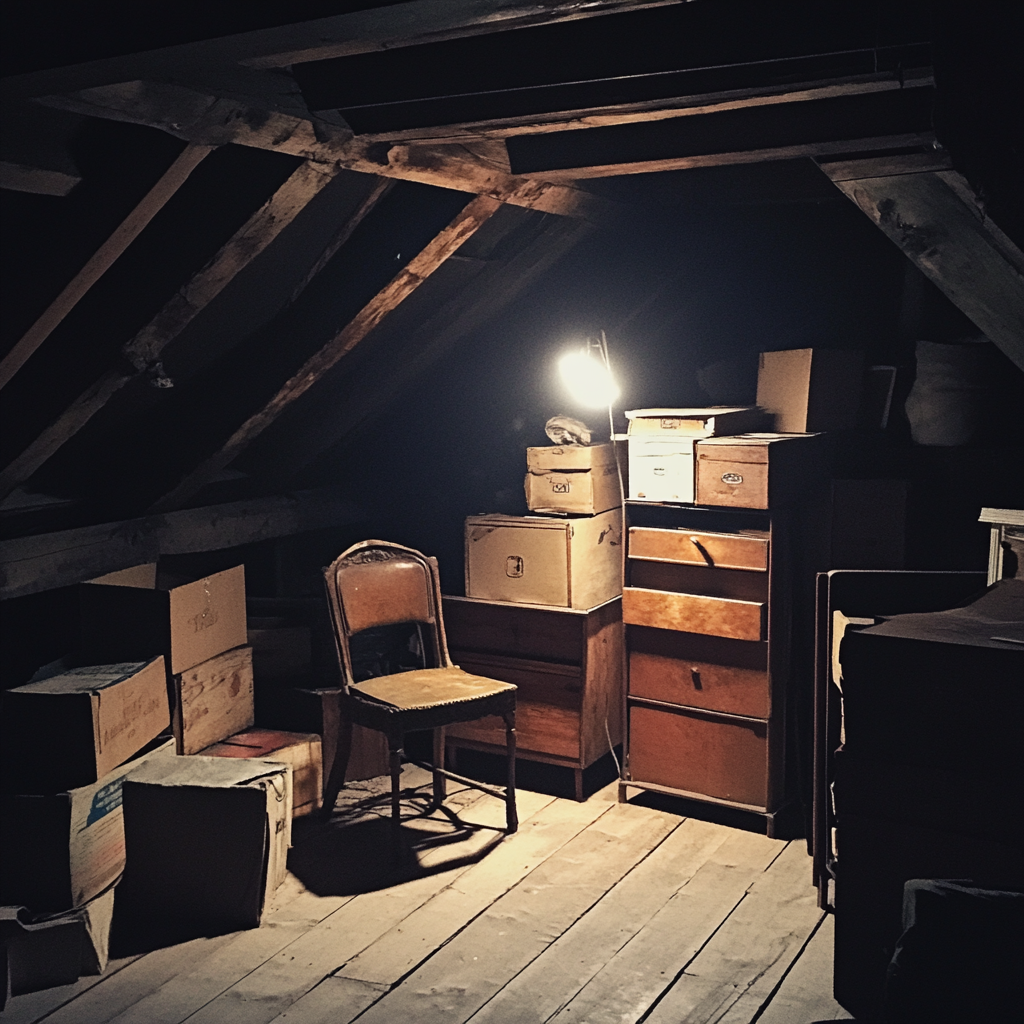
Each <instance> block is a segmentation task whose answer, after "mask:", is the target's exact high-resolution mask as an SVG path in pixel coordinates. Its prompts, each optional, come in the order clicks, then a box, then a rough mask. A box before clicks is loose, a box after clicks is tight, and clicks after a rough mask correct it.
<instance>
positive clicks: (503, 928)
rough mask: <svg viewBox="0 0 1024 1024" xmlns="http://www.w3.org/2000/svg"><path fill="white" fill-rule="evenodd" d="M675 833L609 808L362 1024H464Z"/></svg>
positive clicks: (632, 811)
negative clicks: (405, 1022)
mask: <svg viewBox="0 0 1024 1024" xmlns="http://www.w3.org/2000/svg"><path fill="white" fill-rule="evenodd" d="M678 825H679V819H678V818H676V817H674V816H672V815H669V814H665V813H663V812H660V811H653V810H649V809H647V808H639V807H626V806H623V805H620V804H614V805H612V806H611V809H610V810H609V811H608V812H607V813H606V814H603V815H602V816H601V817H600V818H598V820H597V821H596V822H595V823H594V824H593V825H591V826H590V827H589V828H587V829H586V830H585V831H584V832H582V833H580V835H578V836H577V837H576V838H575V839H573V840H572V841H571V842H570V843H568V844H566V845H565V846H564V847H563V848H562V849H561V850H559V851H558V853H557V854H555V855H554V856H552V857H550V858H548V859H547V860H546V861H545V862H544V863H543V864H541V865H540V866H539V867H538V868H537V869H536V870H534V871H532V872H531V873H530V874H529V875H528V876H527V877H526V878H525V879H524V880H523V881H522V882H520V883H519V885H517V886H516V887H515V888H514V889H512V891H511V892H509V893H508V894H507V895H505V896H503V897H502V898H501V899H500V900H498V901H497V902H496V903H494V904H493V905H492V906H491V907H489V908H488V910H487V911H486V912H484V913H483V914H481V915H480V916H479V917H478V918H476V919H475V920H474V921H473V922H472V923H471V924H470V925H469V926H468V927H467V928H465V929H464V930H463V931H462V932H460V933H459V934H458V935H456V936H455V937H454V938H453V939H452V940H451V942H449V943H448V944H447V945H446V946H444V947H443V948H442V949H441V950H439V951H438V952H437V954H435V955H434V956H433V957H431V958H430V959H429V960H428V961H427V962H426V963H425V964H424V965H423V966H421V967H420V968H418V969H417V970H416V971H414V972H413V973H412V974H411V975H410V976H409V977H408V978H406V979H405V980H404V981H403V983H402V984H401V985H400V986H399V987H398V988H395V989H393V990H392V991H391V992H389V993H388V995H386V996H385V997H384V998H383V999H381V1000H380V1001H379V1002H377V1003H375V1004H374V1005H373V1006H371V1007H370V1008H369V1009H368V1010H367V1011H366V1012H365V1013H364V1014H363V1015H361V1016H360V1017H359V1020H360V1022H361V1024H382V1022H387V1024H391V1022H393V1021H395V1020H410V1021H416V1022H417V1024H434V1022H437V1024H457V1022H461V1021H466V1020H468V1019H469V1018H470V1017H471V1016H472V1015H473V1014H474V1013H476V1011H477V1010H478V1009H479V1008H480V1007H481V1006H483V1005H484V1003H486V1002H487V1001H488V1000H489V999H491V998H492V997H493V996H494V994H495V993H496V992H498V991H500V990H501V989H502V988H503V987H504V986H505V985H506V984H508V982H509V981H510V980H511V979H512V978H514V977H515V976H516V975H517V974H518V973H519V972H520V971H521V970H523V968H524V967H526V965H527V964H529V963H530V962H531V961H532V960H534V959H535V958H536V957H537V956H539V955H540V954H541V953H543V952H544V950H545V949H546V948H547V947H548V946H549V945H550V944H551V943H552V942H554V941H555V939H557V938H558V936H559V935H561V933H562V932H563V931H565V930H566V928H568V927H569V926H570V925H572V923H573V922H574V921H576V920H577V919H578V918H579V917H580V916H581V915H583V914H585V913H586V912H587V911H588V910H589V909H590V908H591V907H592V906H593V905H594V904H595V903H596V902H597V901H598V900H599V899H601V897H602V896H603V895H604V894H605V893H606V892H607V891H608V890H609V889H610V888H611V887H612V886H614V885H615V883H616V882H618V880H619V879H620V878H622V876H623V875H625V874H626V873H627V872H628V871H629V870H630V868H632V867H633V865H634V864H636V863H637V862H638V861H639V860H641V859H642V858H643V857H645V856H647V854H648V853H649V852H650V851H651V850H652V849H653V848H654V847H656V846H657V845H658V844H659V843H660V842H662V841H663V840H664V839H665V837H667V836H668V835H669V834H670V833H671V832H672V831H673V830H674V829H675V828H677V827H678Z"/></svg>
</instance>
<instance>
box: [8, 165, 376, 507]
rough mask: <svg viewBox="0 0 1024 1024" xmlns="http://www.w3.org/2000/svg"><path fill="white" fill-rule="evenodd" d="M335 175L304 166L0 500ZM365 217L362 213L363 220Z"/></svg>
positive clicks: (70, 411) (16, 469) (11, 475)
mask: <svg viewBox="0 0 1024 1024" xmlns="http://www.w3.org/2000/svg"><path fill="white" fill-rule="evenodd" d="M333 177H334V170H333V168H330V167H324V166H323V165H320V164H314V163H311V162H306V163H304V164H302V165H301V166H300V167H298V168H297V169H296V170H295V171H294V172H293V173H292V175H291V176H290V177H289V178H288V180H287V181H285V183H284V184H283V185H281V187H280V188H279V189H278V190H277V191H276V192H275V193H274V195H272V196H271V197H270V199H268V200H267V202H266V203H264V204H263V206H261V207H260V209H259V210H257V211H256V212H255V213H254V214H253V215H252V216H251V217H250V218H249V219H248V220H247V221H246V222H245V224H244V225H243V226H242V227H241V228H239V230H238V231H236V232H235V234H234V235H233V236H232V237H231V238H230V239H229V240H228V241H227V242H226V243H225V245H224V246H223V247H222V248H221V249H220V251H219V252H218V253H217V254H216V255H215V256H214V257H213V259H212V260H210V262H209V263H207V264H206V266H205V267H203V268H202V270H200V271H198V272H197V273H196V274H194V275H193V276H192V278H191V279H190V280H189V281H188V283H187V284H185V286H184V287H183V288H181V289H180V290H179V291H178V292H177V293H175V295H174V296H172V298H171V299H170V300H169V301H168V302H167V303H166V304H165V305H164V307H163V309H161V310H160V312H159V313H157V315H156V316H155V317H154V318H153V319H152V320H151V321H150V322H149V323H148V324H147V325H146V326H145V327H143V328H142V330H141V331H139V333H138V334H137V335H136V336H135V337H134V338H132V340H131V341H129V342H128V343H127V344H126V345H125V346H124V348H123V349H122V355H123V357H124V358H123V359H119V360H118V363H117V365H116V366H114V367H112V368H111V369H110V370H108V371H107V372H106V373H105V374H104V375H103V376H102V377H101V378H100V379H99V380H97V381H96V382H94V383H93V384H92V385H90V387H88V388H87V389H86V390H85V391H84V392H83V393H82V394H81V395H79V396H78V398H76V399H75V400H74V402H72V403H71V405H69V406H68V407H67V408H66V409H65V410H64V411H63V412H62V413H61V415H60V416H59V417H58V418H57V419H56V420H55V421H54V422H53V423H52V424H50V426H49V427H47V428H46V430H44V431H43V432H42V433H41V434H40V435H39V436H38V437H37V438H36V439H35V440H34V441H33V442H32V443H31V444H30V445H29V446H28V448H26V449H25V450H24V451H23V452H22V453H21V454H20V455H19V456H18V457H17V458H16V459H15V460H14V461H13V462H12V463H11V464H10V465H8V466H7V467H6V468H5V469H4V470H3V471H2V472H0V497H3V496H6V495H7V494H10V492H11V491H12V490H14V488H15V487H17V486H18V485H19V484H21V483H23V482H24V481H25V480H27V479H28V478H29V477H30V476H31V475H32V474H33V473H35V472H36V470H37V469H39V467H40V466H42V465H43V463H45V462H46V461H47V460H48V459H49V458H51V457H52V456H53V455H54V453H55V452H57V451H58V450H59V449H60V448H61V447H62V446H63V445H64V444H66V443H67V442H68V441H69V440H70V439H71V438H72V437H74V436H75V434H77V433H78V431H79V430H81V429H82V427H84V426H85V425H86V423H88V422H89V420H90V419H92V417H93V416H95V415H96V413H98V412H99V411H100V409H102V408H103V407H104V406H105V405H106V404H107V402H108V401H110V399H111V398H112V397H113V396H114V395H115V394H116V393H117V392H118V391H119V390H120V389H121V388H122V387H124V385H125V384H127V383H128V382H129V381H130V380H132V379H133V378H134V377H136V376H137V375H138V374H139V373H142V372H144V371H145V370H146V369H147V368H149V367H150V366H151V365H153V363H155V362H156V361H157V360H158V359H159V358H160V355H161V353H162V352H163V350H164V349H165V348H166V347H167V345H169V344H170V343H171V342H172V341H173V340H174V339H175V338H176V337H178V335H180V334H181V332H182V331H183V330H184V329H185V328H186V327H187V326H188V325H189V324H190V323H191V322H192V321H193V320H194V319H195V317H196V316H198V315H199V313H200V312H202V310H204V309H205V308H206V307H207V306H208V305H209V304H210V303H211V302H212V301H213V300H214V299H215V298H216V297H217V296H218V295H219V294H220V293H221V292H222V291H223V290H224V288H225V287H226V286H227V285H228V283H229V282H230V281H231V280H232V279H233V278H234V277H235V276H236V275H237V274H238V273H239V272H240V271H241V270H243V269H244V268H245V267H246V266H248V265H249V264H250V263H251V262H252V261H253V260H254V259H255V258H256V257H257V256H258V255H259V254H260V253H261V252H263V251H264V249H266V248H267V246H268V245H270V243H271V242H273V240H274V239H275V238H277V236H278V235H279V234H280V233H281V232H282V231H283V230H284V228H286V227H287V226H288V225H289V224H290V223H291V222H292V221H293V220H294V219H295V218H296V217H297V216H298V215H299V214H300V213H301V212H302V210H304V209H305V208H306V206H307V205H308V204H309V203H310V201H311V200H312V199H313V198H314V197H315V196H317V195H318V194H319V193H320V192H321V191H322V190H323V189H324V188H325V187H326V186H327V185H328V184H329V183H330V182H331V180H332V179H333ZM363 215H365V212H364V214H363Z"/></svg>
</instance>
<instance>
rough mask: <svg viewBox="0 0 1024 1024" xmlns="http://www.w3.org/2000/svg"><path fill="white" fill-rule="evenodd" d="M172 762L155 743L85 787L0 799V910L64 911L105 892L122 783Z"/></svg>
mask: <svg viewBox="0 0 1024 1024" xmlns="http://www.w3.org/2000/svg"><path fill="white" fill-rule="evenodd" d="M173 757H174V744H173V743H172V741H170V740H161V741H156V742H154V743H153V744H151V745H150V747H149V748H148V749H147V750H145V751H143V752H141V753H140V754H138V755H137V756H136V757H135V758H133V759H132V760H130V761H127V762H126V763H125V764H123V765H120V766H119V767H118V768H116V769H114V771H112V772H110V774H108V775H105V776H104V777H103V778H102V779H100V780H99V781H98V782H95V783H93V784H92V785H91V786H82V787H80V788H79V789H73V790H70V791H69V792H67V793H57V794H56V795H53V796H21V795H18V796H9V795H8V796H0V823H2V825H3V834H4V842H3V844H2V845H0V903H7V904H11V905H15V906H27V907H31V908H32V909H33V910H34V911H42V910H52V911H63V910H68V909H70V908H72V907H81V906H83V905H84V904H86V903H88V902H89V901H90V900H91V899H93V898H94V897H96V896H97V895H99V893H101V892H103V890H104V889H106V888H107V887H108V886H110V885H112V884H113V883H114V882H115V881H116V880H117V878H118V876H119V875H120V874H121V872H122V871H123V870H124V817H123V814H122V808H121V794H122V784H123V782H124V779H125V776H127V775H128V774H129V772H131V771H132V770H134V769H136V768H139V767H141V766H142V765H144V764H148V763H150V762H151V761H156V760H170V759H172V758H173Z"/></svg>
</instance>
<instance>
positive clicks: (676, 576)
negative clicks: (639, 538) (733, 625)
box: [629, 559, 768, 602]
mask: <svg viewBox="0 0 1024 1024" xmlns="http://www.w3.org/2000/svg"><path fill="white" fill-rule="evenodd" d="M629 584H630V585H631V586H634V587H643V588H645V589H647V590H670V591H674V592H675V593H681V594H703V595H704V596H705V597H730V598H735V599H736V600H738V601H761V602H764V601H767V600H768V573H766V572H752V571H751V570H750V569H712V568H710V567H709V566H706V565H680V564H679V563H677V562H644V561H634V560H633V559H630V561H629Z"/></svg>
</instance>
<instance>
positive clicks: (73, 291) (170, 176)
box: [0, 143, 215, 388]
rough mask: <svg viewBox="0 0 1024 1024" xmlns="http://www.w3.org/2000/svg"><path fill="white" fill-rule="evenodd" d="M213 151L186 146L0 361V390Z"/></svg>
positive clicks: (195, 145)
mask: <svg viewBox="0 0 1024 1024" xmlns="http://www.w3.org/2000/svg"><path fill="white" fill-rule="evenodd" d="M214 148H215V147H213V146H204V145H199V144H196V143H190V144H189V145H187V146H186V147H185V149H184V150H183V152H182V153H181V154H180V155H179V156H178V158H177V159H176V160H175V161H174V163H172V164H171V166H170V167H168V168H167V170H166V171H164V173H163V174H162V175H161V176H160V179H159V181H157V183H156V184H155V185H154V186H153V187H152V188H151V189H150V190H149V191H148V192H147V193H146V195H145V196H143V198H142V200H141V201H140V202H139V204H138V205H137V206H136V207H135V209H134V210H132V212H131V213H129V214H128V216H127V217H125V219H124V220H123V221H122V222H121V223H120V224H119V225H118V227H117V229H116V230H115V231H114V233H113V234H112V235H111V236H110V237H109V238H108V239H107V240H106V241H105V242H104V243H103V244H102V245H101V246H100V247H99V249H97V250H96V252H95V253H94V254H93V255H92V257H91V259H90V260H89V262H88V263H86V265H85V266H84V267H82V269H81V270H80V271H79V272H78V273H77V274H76V275H75V276H74V277H73V278H72V279H71V280H70V281H69V282H68V284H67V285H66V286H65V288H64V290H63V291H62V292H61V293H60V295H58V296H57V298H55V299H54V300H53V302H51V303H50V305H49V306H48V307H47V308H46V310H45V311H44V312H43V314H42V316H40V317H39V319H38V320H36V322H35V323H34V324H33V325H32V326H31V327H30V328H29V329H28V331H26V332H25V334H24V336H23V337H22V338H21V339H20V340H19V341H18V342H17V343H16V344H15V346H14V348H12V349H11V351H10V352H8V353H7V355H5V356H4V358H3V360H0V388H2V387H3V386H4V385H5V384H7V383H8V381H10V379H11V378H12V377H13V376H14V375H15V374H16V373H17V372H18V370H20V369H21V368H22V367H23V366H24V365H25V363H27V362H28V361H29V359H30V358H31V357H32V354H33V353H34V352H35V351H36V350H37V349H38V348H39V346H40V345H42V343H43V342H44V341H46V339H47V338H48V337H49V336H50V335H51V334H52V333H53V331H54V330H55V329H56V328H57V326H58V325H59V324H60V323H61V321H62V320H63V319H64V318H65V317H66V316H67V315H68V313H70V312H71V310H73V309H74V308H75V306H76V305H78V303H79V301H81V299H82V298H83V297H84V296H85V294H86V293H87V292H88V291H89V289H90V288H92V286H93V285H94V284H95V283H96V282H97V281H98V280H99V279H100V278H101V277H102V276H103V275H104V274H105V273H106V272H107V271H108V270H109V269H110V268H111V267H112V266H113V265H114V262H115V261H116V260H117V258H118V257H119V256H120V255H121V254H122V253H123V252H124V251H125V249H127V248H128V246H129V245H131V244H132V242H134V241H135V239H136V238H138V237H139V235H140V234H142V231H143V229H144V228H145V227H146V225H147V224H149V222H150V221H151V220H152V219H153V218H154V217H155V216H156V215H157V214H158V213H159V212H160V210H162V209H163V207H164V205H165V204H166V203H167V201H168V200H169V199H170V198H171V196H173V195H174V193H175V192H177V191H178V189H179V188H181V186H182V185H183V184H184V183H185V181H186V179H187V178H188V176H189V175H190V174H191V173H192V172H193V171H194V170H195V169H196V167H198V166H199V164H200V162H201V161H202V160H203V158H204V157H205V156H207V154H209V153H211V152H213V149H214Z"/></svg>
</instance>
